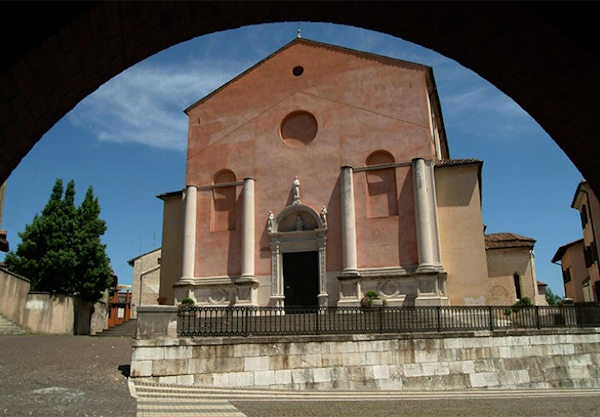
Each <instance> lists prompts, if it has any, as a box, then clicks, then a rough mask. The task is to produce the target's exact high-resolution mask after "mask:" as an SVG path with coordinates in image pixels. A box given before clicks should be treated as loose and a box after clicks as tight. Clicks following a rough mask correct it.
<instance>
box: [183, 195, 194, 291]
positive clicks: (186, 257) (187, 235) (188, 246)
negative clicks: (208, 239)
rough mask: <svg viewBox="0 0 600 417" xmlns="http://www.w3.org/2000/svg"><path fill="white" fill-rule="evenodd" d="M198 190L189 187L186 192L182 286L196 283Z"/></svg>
mask: <svg viewBox="0 0 600 417" xmlns="http://www.w3.org/2000/svg"><path fill="white" fill-rule="evenodd" d="M197 202H198V189H197V188H196V187H195V186H194V185H188V186H187V188H186V191H185V214H184V218H183V254H182V257H181V278H180V279H179V283H180V284H192V283H193V282H194V263H195V260H196V216H197V213H196V205H197Z"/></svg>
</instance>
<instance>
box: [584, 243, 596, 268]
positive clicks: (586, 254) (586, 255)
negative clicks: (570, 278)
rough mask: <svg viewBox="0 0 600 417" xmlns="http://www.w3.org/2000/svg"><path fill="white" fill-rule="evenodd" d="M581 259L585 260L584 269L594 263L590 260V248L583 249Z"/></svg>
mask: <svg viewBox="0 0 600 417" xmlns="http://www.w3.org/2000/svg"><path fill="white" fill-rule="evenodd" d="M583 258H584V260H585V267H586V268H589V267H590V266H592V264H593V263H594V260H593V259H592V247H591V246H585V247H584V248H583Z"/></svg>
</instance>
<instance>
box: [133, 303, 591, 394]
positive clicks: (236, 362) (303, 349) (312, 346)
mask: <svg viewBox="0 0 600 417" xmlns="http://www.w3.org/2000/svg"><path fill="white" fill-rule="evenodd" d="M137 323H138V331H137V337H136V338H135V339H134V340H133V343H132V357H131V377H132V378H135V379H136V380H138V381H147V382H158V383H165V384H178V385H196V386H203V387H211V388H212V387H221V388H270V389H292V390H299V389H351V390H360V389H388V390H409V391H410V390H459V389H460V390H462V389H469V388H474V389H483V388H488V389H511V388H530V389H531V388H559V387H560V388H566V387H573V388H592V387H593V388H600V329H598V328H587V329H557V330H526V331H520V330H500V331H488V330H486V331H471V332H460V333H413V334H371V335H322V336H316V335H312V336H278V337H266V336H264V337H263V336H261V337H231V338H225V337H223V338H217V337H212V338H200V337H178V335H177V308H176V307H172V306H152V307H150V306H148V307H139V309H138V322H137Z"/></svg>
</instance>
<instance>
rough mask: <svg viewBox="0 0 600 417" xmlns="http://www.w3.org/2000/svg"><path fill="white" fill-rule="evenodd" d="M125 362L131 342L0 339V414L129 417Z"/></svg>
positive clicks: (24, 337)
mask: <svg viewBox="0 0 600 417" xmlns="http://www.w3.org/2000/svg"><path fill="white" fill-rule="evenodd" d="M130 362H131V338H121V337H106V338H98V337H92V336H52V335H19V336H1V335H0V416H4V415H6V416H123V417H126V416H135V415H136V401H135V398H133V397H132V396H131V395H130V393H129V388H128V383H127V382H128V381H127V378H126V377H125V375H124V372H123V371H125V373H127V372H128V368H124V367H128V366H129V364H130ZM119 367H121V369H122V370H123V371H122V370H120V369H119Z"/></svg>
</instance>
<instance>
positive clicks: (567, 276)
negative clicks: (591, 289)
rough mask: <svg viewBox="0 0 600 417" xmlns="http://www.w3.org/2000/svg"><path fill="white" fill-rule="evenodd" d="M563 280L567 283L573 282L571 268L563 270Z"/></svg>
mask: <svg viewBox="0 0 600 417" xmlns="http://www.w3.org/2000/svg"><path fill="white" fill-rule="evenodd" d="M563 282H564V283H565V284H566V283H568V282H571V270H570V269H569V268H567V269H565V270H564V271H563Z"/></svg>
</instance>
